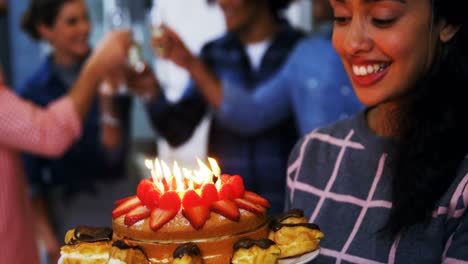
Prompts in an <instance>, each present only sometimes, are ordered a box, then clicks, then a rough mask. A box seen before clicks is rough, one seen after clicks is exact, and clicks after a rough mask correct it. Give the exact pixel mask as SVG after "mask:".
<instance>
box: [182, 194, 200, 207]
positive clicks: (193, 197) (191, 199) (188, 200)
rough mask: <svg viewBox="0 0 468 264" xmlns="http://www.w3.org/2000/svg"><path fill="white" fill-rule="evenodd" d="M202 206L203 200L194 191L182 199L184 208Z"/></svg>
mask: <svg viewBox="0 0 468 264" xmlns="http://www.w3.org/2000/svg"><path fill="white" fill-rule="evenodd" d="M201 204H202V199H201V198H200V196H199V195H198V194H197V193H196V192H195V191H194V190H187V191H186V192H185V194H184V198H183V199H182V205H183V206H184V208H187V207H194V206H198V205H201Z"/></svg>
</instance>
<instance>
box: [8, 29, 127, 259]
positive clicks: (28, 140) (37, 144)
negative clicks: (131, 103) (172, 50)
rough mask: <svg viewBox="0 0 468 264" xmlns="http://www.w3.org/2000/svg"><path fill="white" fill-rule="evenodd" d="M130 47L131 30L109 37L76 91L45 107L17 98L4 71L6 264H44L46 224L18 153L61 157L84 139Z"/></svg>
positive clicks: (87, 66)
mask: <svg viewBox="0 0 468 264" xmlns="http://www.w3.org/2000/svg"><path fill="white" fill-rule="evenodd" d="M129 46H130V34H129V32H122V31H121V32H113V33H109V34H108V35H106V37H105V38H104V39H103V40H101V41H100V43H99V44H98V45H97V47H96V49H95V50H94V52H93V53H92V54H91V55H90V56H89V58H88V59H87V60H86V62H84V64H83V67H82V70H81V72H80V74H79V77H78V78H77V80H76V81H75V84H74V85H72V88H71V89H69V90H68V91H67V92H66V93H65V94H64V95H63V96H61V97H59V98H57V99H56V100H54V101H51V102H50V104H48V105H47V106H46V107H45V108H44V107H42V106H38V105H35V104H33V103H32V102H30V101H27V100H24V99H21V98H19V97H18V96H16V95H15V94H14V93H13V92H12V91H11V90H10V89H9V88H8V87H6V86H5V84H4V83H3V81H2V79H3V78H2V74H1V71H0V123H1V124H2V125H1V126H0V171H1V174H0V215H1V217H0V236H1V237H2V239H0V257H1V263H15V264H38V263H39V259H38V254H37V252H38V250H37V247H36V241H37V240H36V237H37V236H36V233H37V232H36V228H41V226H40V225H37V224H38V223H39V222H41V221H42V220H41V219H40V218H37V217H35V216H34V213H33V211H32V208H31V203H30V202H31V200H30V197H29V196H28V195H27V184H26V179H25V178H24V171H23V169H22V166H21V160H20V157H19V152H20V151H25V152H28V153H35V154H37V155H44V156H48V157H59V156H61V155H63V153H64V152H65V151H66V150H67V149H68V148H69V147H70V146H71V145H72V144H73V143H74V142H76V141H77V140H79V138H80V136H81V134H82V129H83V128H82V125H83V123H82V122H83V121H82V120H84V119H85V118H86V116H87V113H88V110H89V109H90V107H91V105H92V101H93V98H94V97H95V94H96V91H97V88H98V85H99V83H100V82H101V78H102V76H104V75H106V74H108V73H109V72H112V71H114V70H115V69H116V68H119V67H123V65H124V63H125V62H126V59H127V53H128V51H127V50H128V47H129ZM50 236H51V240H54V241H55V238H54V237H53V235H52V234H50ZM55 246H56V247H58V245H55Z"/></svg>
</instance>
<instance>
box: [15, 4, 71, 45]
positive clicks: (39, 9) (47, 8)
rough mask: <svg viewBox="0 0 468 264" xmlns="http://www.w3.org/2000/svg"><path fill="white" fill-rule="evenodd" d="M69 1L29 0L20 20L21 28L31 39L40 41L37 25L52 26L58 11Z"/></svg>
mask: <svg viewBox="0 0 468 264" xmlns="http://www.w3.org/2000/svg"><path fill="white" fill-rule="evenodd" d="M70 1H73V0H31V1H30V2H29V6H28V9H26V12H25V13H24V14H23V17H22V19H21V28H22V29H23V31H24V32H26V33H27V34H28V35H29V36H30V37H32V38H33V39H36V40H39V39H41V36H40V34H39V32H38V31H37V26H38V25H39V24H44V25H46V26H52V25H53V24H54V23H55V20H56V19H57V16H58V14H59V12H60V9H61V8H62V7H63V5H64V4H65V3H67V2H70Z"/></svg>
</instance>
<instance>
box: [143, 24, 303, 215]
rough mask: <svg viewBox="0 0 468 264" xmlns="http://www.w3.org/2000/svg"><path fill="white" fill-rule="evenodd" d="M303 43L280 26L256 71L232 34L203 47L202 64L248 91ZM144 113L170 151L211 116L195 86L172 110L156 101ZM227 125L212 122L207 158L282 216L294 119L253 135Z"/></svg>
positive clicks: (163, 100)
mask: <svg viewBox="0 0 468 264" xmlns="http://www.w3.org/2000/svg"><path fill="white" fill-rule="evenodd" d="M302 37H303V33H302V32H300V31H298V30H295V29H293V28H292V27H291V26H290V25H289V24H288V23H287V22H286V21H282V23H281V28H280V30H279V31H278V32H277V33H276V35H275V36H274V37H273V38H272V42H271V43H270V46H269V47H268V49H267V51H266V53H265V55H264V57H263V59H262V61H261V64H260V68H259V69H258V70H257V71H255V70H253V69H252V67H251V65H250V62H249V59H248V57H247V54H246V51H245V47H244V46H243V44H242V43H241V42H240V40H239V39H238V38H237V36H236V35H235V34H233V33H227V34H225V35H224V36H222V37H221V38H219V39H217V40H214V41H212V42H209V43H207V44H206V45H205V46H204V47H203V49H202V52H201V59H202V60H203V61H204V62H205V64H206V65H207V66H208V67H209V68H210V69H211V70H212V71H213V72H214V73H215V74H216V75H217V76H218V78H220V79H221V80H223V81H229V82H235V83H238V84H239V87H242V89H245V90H246V91H250V90H253V89H255V88H256V87H257V85H258V84H260V83H261V82H264V81H266V80H268V79H269V78H271V77H273V76H274V74H276V73H277V71H278V69H280V67H281V65H283V63H284V62H285V61H286V59H287V57H288V55H289V54H290V51H291V50H292V49H293V48H294V46H295V45H296V43H297V42H298V41H299V40H300V39H301V38H302ZM146 108H147V111H148V112H149V114H150V118H151V122H152V124H153V127H154V128H155V129H156V130H157V132H158V133H159V134H160V135H161V136H163V137H165V138H166V139H167V140H168V142H169V144H171V145H173V146H178V145H180V144H182V143H183V142H185V141H186V140H187V139H188V138H189V137H190V136H191V135H192V133H193V131H194V129H195V127H196V125H197V124H198V123H199V121H200V120H201V119H202V117H203V116H204V115H205V113H207V112H208V111H210V108H209V105H208V103H207V102H206V101H205V99H204V98H203V96H202V95H201V94H200V92H199V91H198V90H197V88H196V86H195V84H194V83H193V82H191V83H190V84H189V86H188V87H187V88H186V90H185V93H184V95H183V96H182V99H181V100H180V101H179V102H177V103H175V104H172V105H171V104H170V103H169V102H168V101H167V99H166V98H165V97H164V96H160V97H159V98H157V99H154V101H152V102H148V103H147V105H146ZM239 111H241V110H240V109H239ZM225 123H226V122H224V123H223V122H221V121H220V120H219V119H218V118H217V117H216V116H215V117H214V119H213V120H212V123H211V127H210V131H209V139H208V141H209V143H208V144H209V145H208V155H209V156H211V157H214V158H216V159H217V160H218V162H219V163H220V167H221V169H222V171H223V172H224V173H229V174H239V175H241V176H242V178H243V179H244V183H245V185H246V188H247V189H250V190H252V191H255V192H258V193H260V194H261V195H263V196H265V197H266V198H267V199H269V200H270V202H271V203H272V204H273V208H272V210H271V211H272V212H273V213H274V212H280V211H282V208H283V205H284V179H285V178H284V175H285V173H286V161H287V157H288V155H289V151H290V150H291V148H292V146H293V144H294V142H295V141H296V140H297V139H298V133H297V130H296V127H295V123H294V121H293V120H292V116H291V115H289V116H284V118H283V119H282V120H280V122H278V123H276V124H273V125H271V126H269V127H265V128H264V129H262V130H261V131H256V132H255V133H239V132H238V131H237V130H236V129H232V127H230V126H227V125H226V124H225Z"/></svg>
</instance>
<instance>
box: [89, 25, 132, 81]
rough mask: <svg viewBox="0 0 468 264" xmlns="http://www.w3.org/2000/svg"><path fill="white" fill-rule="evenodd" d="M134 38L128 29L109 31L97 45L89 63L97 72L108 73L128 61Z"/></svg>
mask: <svg viewBox="0 0 468 264" xmlns="http://www.w3.org/2000/svg"><path fill="white" fill-rule="evenodd" d="M131 43H132V38H131V33H130V31H128V30H121V31H112V32H109V33H107V34H106V35H105V36H104V37H103V38H102V39H101V40H100V41H99V43H98V44H97V45H96V48H95V49H94V51H93V53H92V54H91V57H90V58H89V60H88V63H89V64H90V65H92V68H93V71H95V72H96V73H97V74H100V75H101V76H102V75H106V74H107V73H108V72H110V71H114V70H116V69H119V68H121V67H123V65H124V64H125V63H126V62H127V58H128V50H129V48H130V46H131Z"/></svg>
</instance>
